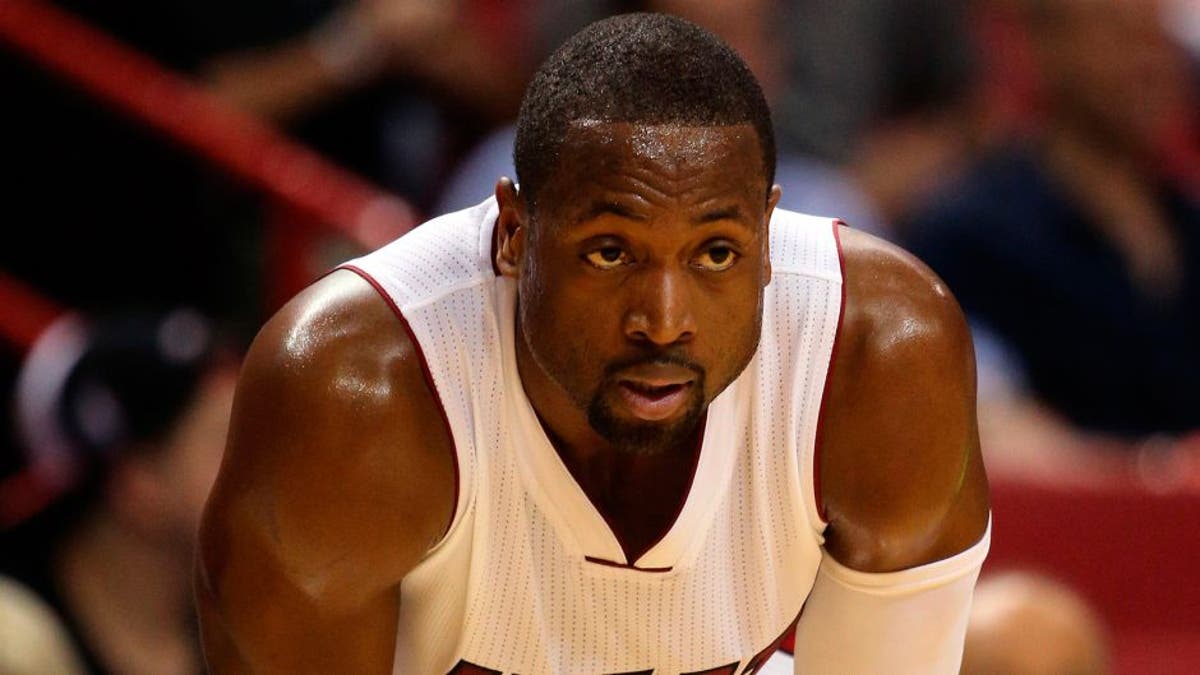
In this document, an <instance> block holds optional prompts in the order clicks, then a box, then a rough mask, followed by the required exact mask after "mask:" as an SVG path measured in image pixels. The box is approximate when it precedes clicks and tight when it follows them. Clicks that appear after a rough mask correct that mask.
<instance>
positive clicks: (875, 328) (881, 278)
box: [839, 226, 973, 375]
mask: <svg viewBox="0 0 1200 675" xmlns="http://www.w3.org/2000/svg"><path fill="white" fill-rule="evenodd" d="M839 236H840V240H841V248H842V257H843V262H844V267H843V279H842V283H843V284H845V287H846V307H845V316H844V319H843V324H842V332H843V335H842V336H840V339H839V342H841V343H842V345H843V350H844V351H843V352H842V353H843V354H845V355H846V356H851V355H853V356H855V357H856V358H854V359H853V364H855V365H859V366H863V367H879V366H886V365H900V364H903V365H906V366H912V365H916V364H915V363H909V361H913V360H915V361H936V362H938V363H940V364H942V365H943V366H945V365H947V361H948V360H949V361H952V362H953V363H954V364H955V365H957V366H959V367H960V368H962V369H963V371H964V372H962V373H961V374H962V375H967V374H968V373H967V372H965V371H969V370H971V369H972V368H971V367H970V366H971V362H972V360H973V354H972V348H971V335H970V330H969V329H968V327H967V323H966V320H965V318H964V317H963V313H962V310H961V309H960V308H959V306H958V302H957V301H956V300H955V298H954V295H953V294H952V293H951V292H950V289H949V288H948V287H947V286H946V284H945V283H944V282H943V281H942V280H941V279H940V278H939V277H938V276H937V275H936V274H934V273H933V271H932V270H930V269H929V267H927V266H926V265H925V264H924V263H923V262H921V261H920V260H918V259H917V258H916V256H914V255H912V254H911V253H908V252H907V251H905V250H904V249H902V248H900V247H899V246H896V245H894V244H891V243H889V242H886V241H884V240H882V239H879V238H878V237H874V236H872V235H869V234H866V233H863V232H860V231H857V230H854V229H852V228H849V227H846V226H839ZM847 338H848V339H847Z"/></svg>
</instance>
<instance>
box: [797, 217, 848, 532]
mask: <svg viewBox="0 0 1200 675" xmlns="http://www.w3.org/2000/svg"><path fill="white" fill-rule="evenodd" d="M845 224H846V223H845V222H844V221H842V220H841V219H834V220H833V224H832V228H833V242H834V246H835V247H836V249H837V258H838V268H839V269H840V270H841V282H840V283H839V284H838V285H839V287H840V291H839V292H840V295H841V297H840V299H839V301H838V318H837V326H836V328H835V329H834V334H833V346H832V347H831V348H830V350H829V364H828V365H827V366H826V369H825V384H824V387H823V388H822V390H821V405H820V408H819V409H818V410H819V412H818V413H817V429H816V434H815V436H814V439H813V445H812V448H813V450H812V458H811V461H810V462H805V466H804V470H805V471H811V474H812V475H811V477H810V483H811V485H812V501H811V502H810V503H809V504H808V507H809V515H810V517H812V518H815V520H814V521H813V524H814V525H815V526H817V527H819V528H821V529H824V527H825V526H826V525H828V524H829V520H828V518H827V517H826V510H825V504H824V502H823V501H822V499H821V445H822V440H823V436H822V432H823V431H824V430H825V406H826V405H827V403H828V398H829V392H830V390H831V389H832V388H833V365H834V363H836V362H837V354H838V347H839V346H841V337H842V324H843V321H844V320H845V317H846V256H845V255H844V254H843V252H842V237H841V233H840V232H839V231H838V228H839V227H840V226H842V225H845Z"/></svg>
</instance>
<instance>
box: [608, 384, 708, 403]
mask: <svg viewBox="0 0 1200 675" xmlns="http://www.w3.org/2000/svg"><path fill="white" fill-rule="evenodd" d="M690 384H691V383H690V382H681V383H675V384H664V385H657V386H656V385H652V384H647V383H645V382H631V381H629V380H622V381H621V386H623V387H628V388H629V389H632V390H633V391H634V392H636V393H637V394H639V395H641V396H645V397H646V398H649V399H652V400H659V399H663V398H666V397H668V396H670V395H671V394H674V393H675V392H678V391H683V389H684V388H685V387H687V386H688V385H690Z"/></svg>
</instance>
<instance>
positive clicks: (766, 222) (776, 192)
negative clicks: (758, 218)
mask: <svg viewBox="0 0 1200 675" xmlns="http://www.w3.org/2000/svg"><path fill="white" fill-rule="evenodd" d="M782 196H783V188H781V187H779V184H778V183H776V184H775V185H772V186H771V189H770V190H769V191H768V192H767V210H766V212H765V213H764V214H763V225H762V232H763V260H764V261H766V262H765V263H764V264H763V286H764V287H766V285H767V284H769V283H771V216H772V215H774V214H775V207H776V206H778V205H779V198H780V197H782Z"/></svg>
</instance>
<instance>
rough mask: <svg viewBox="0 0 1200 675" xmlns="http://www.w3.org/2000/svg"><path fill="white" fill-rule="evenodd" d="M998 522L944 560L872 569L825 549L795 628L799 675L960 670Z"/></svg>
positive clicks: (950, 674)
mask: <svg viewBox="0 0 1200 675" xmlns="http://www.w3.org/2000/svg"><path fill="white" fill-rule="evenodd" d="M991 534H992V524H991V521H990V520H989V521H988V526H987V530H986V531H985V532H984V534H983V537H982V538H981V539H980V540H979V542H977V543H976V544H974V545H973V546H971V548H969V549H967V550H965V551H963V552H962V553H959V554H957V555H955V556H952V557H950V558H946V559H945V560H938V561H936V562H932V563H929V564H927V565H922V566H920V567H913V568H911V569H906V570H900V571H899V572H887V573H880V574H873V573H869V572H859V571H856V570H852V569H850V568H848V567H845V566H844V565H842V564H840V563H838V562H837V561H836V560H834V559H833V557H832V556H830V555H828V554H826V555H825V558H824V560H822V561H821V568H820V570H819V571H818V572H817V580H816V582H814V584H813V589H812V592H811V593H810V594H809V596H808V601H807V603H806V604H805V607H804V613H803V615H802V616H801V618H800V625H799V626H797V628H796V673H798V674H799V673H803V674H804V675H827V674H830V675H875V674H876V673H886V674H887V675H906V674H908V673H912V674H913V675H933V674H940V673H945V674H946V675H956V674H957V673H958V670H959V666H960V665H961V662H962V652H963V639H964V637H965V636H966V631H967V614H968V613H969V612H970V609H971V596H972V592H973V590H974V588H975V580H976V579H977V578H978V577H979V569H980V567H982V566H983V560H984V558H985V557H987V552H988V546H989V544H990V543H991Z"/></svg>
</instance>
